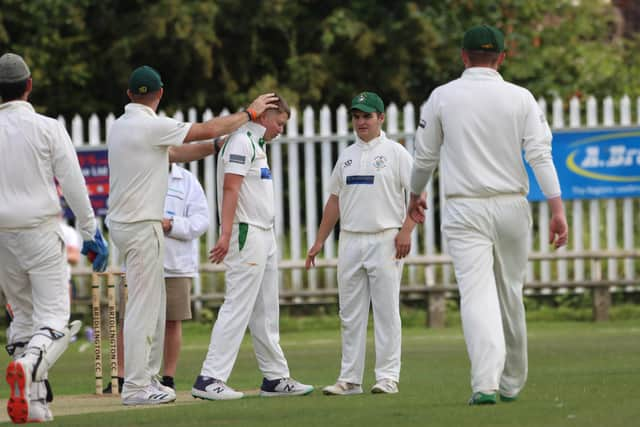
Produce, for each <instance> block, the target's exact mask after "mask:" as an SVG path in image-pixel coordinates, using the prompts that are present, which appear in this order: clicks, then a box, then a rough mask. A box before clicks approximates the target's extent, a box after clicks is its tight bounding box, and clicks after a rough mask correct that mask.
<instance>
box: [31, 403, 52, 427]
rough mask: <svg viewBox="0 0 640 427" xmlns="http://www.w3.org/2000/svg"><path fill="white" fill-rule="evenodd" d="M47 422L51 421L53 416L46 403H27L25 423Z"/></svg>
mask: <svg viewBox="0 0 640 427" xmlns="http://www.w3.org/2000/svg"><path fill="white" fill-rule="evenodd" d="M47 421H53V414H52V413H51V410H50V409H49V405H48V404H47V402H46V401H44V400H42V399H40V400H31V401H29V419H28V420H27V422H28V423H44V422H47Z"/></svg>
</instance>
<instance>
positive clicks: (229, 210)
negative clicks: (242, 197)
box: [220, 187, 240, 236]
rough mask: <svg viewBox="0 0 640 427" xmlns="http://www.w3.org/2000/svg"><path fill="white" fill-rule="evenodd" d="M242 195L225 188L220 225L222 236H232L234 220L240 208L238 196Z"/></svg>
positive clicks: (232, 189) (234, 190)
mask: <svg viewBox="0 0 640 427" xmlns="http://www.w3.org/2000/svg"><path fill="white" fill-rule="evenodd" d="M239 194H240V193H239V192H238V191H237V190H236V189H234V188H228V187H225V188H224V189H223V195H222V215H221V224H220V234H221V235H226V236H230V235H231V228H232V226H233V218H234V217H235V215H236V207H237V206H238V195H239Z"/></svg>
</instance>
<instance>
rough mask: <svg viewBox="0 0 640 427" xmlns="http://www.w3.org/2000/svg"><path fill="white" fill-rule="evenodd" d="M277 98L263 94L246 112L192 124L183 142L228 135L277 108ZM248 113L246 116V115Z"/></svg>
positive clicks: (269, 94)
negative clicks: (265, 112)
mask: <svg viewBox="0 0 640 427" xmlns="http://www.w3.org/2000/svg"><path fill="white" fill-rule="evenodd" d="M277 100H278V97H277V96H276V95H275V94H273V93H265V94H263V95H260V96H259V97H257V98H256V99H254V100H253V102H252V103H251V105H249V108H247V110H246V111H238V112H237V113H234V114H230V115H228V116H224V117H214V118H212V119H210V120H207V121H206V122H204V123H194V124H193V125H191V128H190V129H189V132H188V133H187V135H186V136H185V137H184V142H191V141H202V140H205V139H212V138H217V137H219V136H222V135H226V134H229V133H231V132H233V131H235V130H236V129H238V128H239V127H240V126H242V125H243V124H245V123H247V122H248V121H249V120H250V119H251V120H255V119H256V118H257V117H258V116H259V115H260V114H262V113H263V112H264V111H265V110H267V109H269V108H277V105H276V104H274V102H276V101H277ZM247 113H248V114H247Z"/></svg>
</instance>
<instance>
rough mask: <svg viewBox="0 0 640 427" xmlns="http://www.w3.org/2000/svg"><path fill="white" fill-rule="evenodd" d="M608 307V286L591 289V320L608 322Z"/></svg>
mask: <svg viewBox="0 0 640 427" xmlns="http://www.w3.org/2000/svg"><path fill="white" fill-rule="evenodd" d="M610 307H611V292H609V285H604V286H598V287H596V288H593V320H594V321H596V322H606V321H607V320H609V308H610Z"/></svg>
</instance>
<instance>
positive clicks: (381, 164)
mask: <svg viewBox="0 0 640 427" xmlns="http://www.w3.org/2000/svg"><path fill="white" fill-rule="evenodd" d="M373 167H374V168H376V170H380V169H384V168H385V167H387V159H386V157H384V156H376V158H375V159H373Z"/></svg>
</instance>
